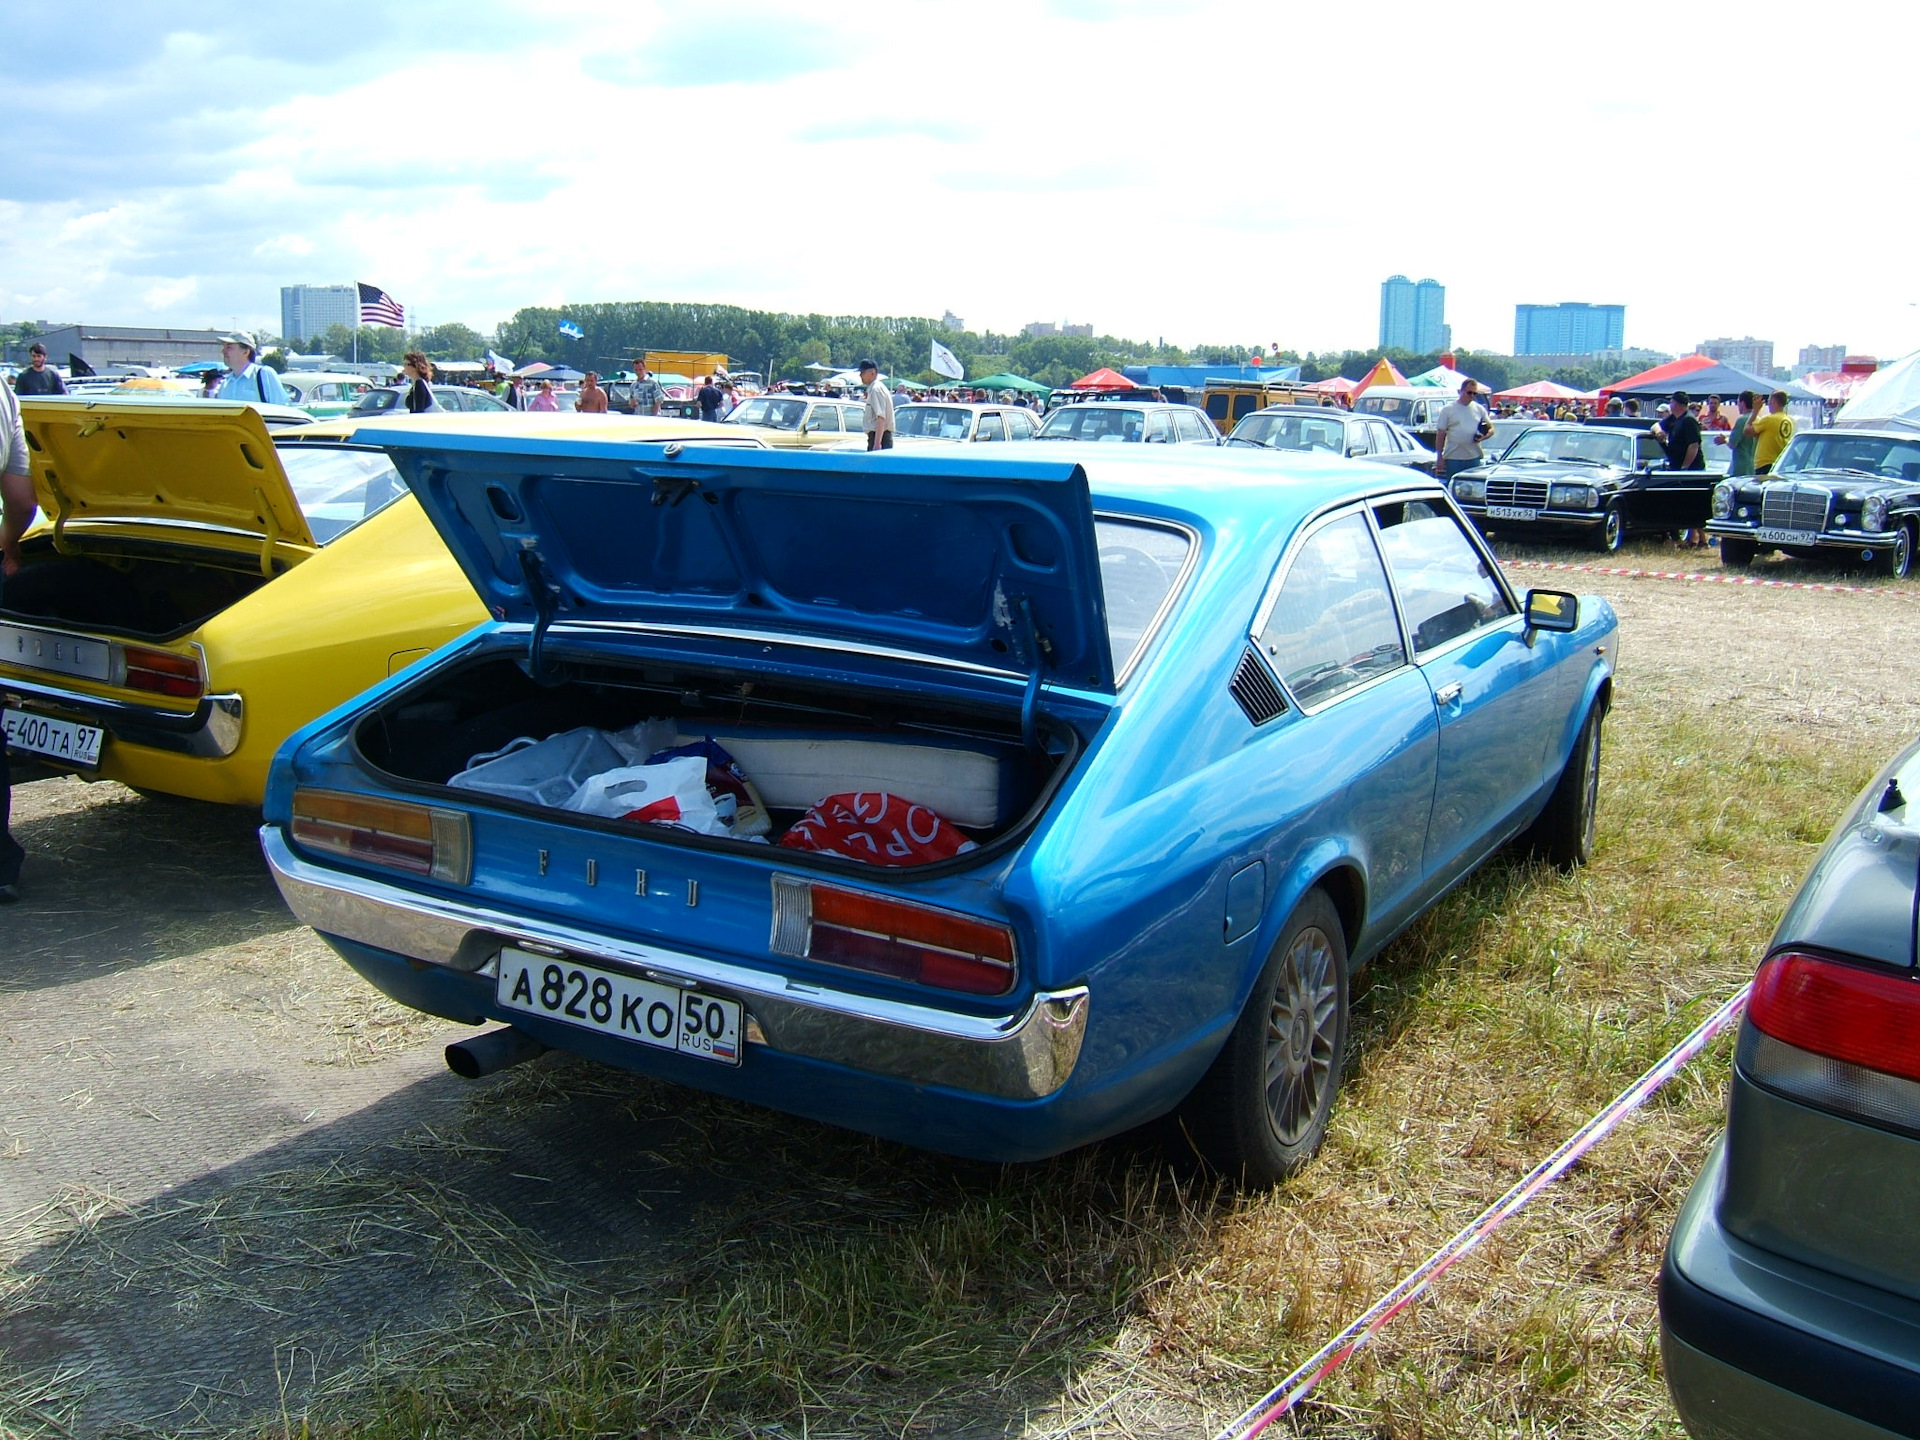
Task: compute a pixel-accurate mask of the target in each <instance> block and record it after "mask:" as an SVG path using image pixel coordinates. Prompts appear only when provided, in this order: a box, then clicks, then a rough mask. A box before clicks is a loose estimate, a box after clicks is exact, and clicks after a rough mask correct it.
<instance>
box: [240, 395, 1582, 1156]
mask: <svg viewBox="0 0 1920 1440" xmlns="http://www.w3.org/2000/svg"><path fill="white" fill-rule="evenodd" d="M359 438H361V439H363V440H373V441H375V442H376V443H380V444H383V445H385V446H386V447H388V449H389V452H390V453H391V454H392V456H393V457H394V461H395V463H396V465H397V466H398V468H399V469H400V471H401V472H402V473H403V475H404V476H405V477H406V480H407V483H408V484H409V485H410V486H411V487H412V488H413V490H414V492H415V493H416V494H417V495H418V496H419V498H420V502H421V504H422V505H423V507H424V508H425V510H426V512H427V514H428V515H429V516H430V517H431V519H432V520H433V522H434V524H435V525H436V526H437V527H438V528H439V530H440V531H441V533H442V534H444V535H445V537H446V539H447V542H448V544H449V546H450V547H451V549H452V551H453V553H454V555H455V556H456V557H457V558H458V560H459V561H460V564H461V565H462V567H463V568H464V569H465V571H466V573H467V575H468V576H469V578H470V579H471V580H472V582H473V585H474V587H475V588H476V590H478V592H479V594H480V596H481V598H482V600H483V601H484V602H485V604H486V605H487V607H488V608H489V610H490V611H491V613H492V614H493V616H494V617H495V618H494V620H493V621H492V622H490V623H487V624H484V625H482V626H481V627H480V628H478V629H477V630H475V631H474V632H472V633H471V634H469V635H467V636H466V637H464V638H463V639H461V640H459V641H456V642H455V643H453V644H452V645H449V646H448V647H446V648H444V649H442V650H440V651H439V652H437V653H436V654H435V655H433V656H432V657H430V658H429V659H428V660H426V661H424V662H422V663H420V664H418V665H415V666H414V667H412V668H411V669H409V670H407V671H404V672H402V673H401V674H399V675H397V676H395V677H394V678H393V679H391V680H389V681H387V682H386V683H384V684H382V685H380V686H379V687H377V688H375V689H373V690H371V691H369V692H367V693H366V694H365V695H363V696H361V697H360V698H359V699H358V700H356V701H354V702H353V703H352V704H350V705H348V706H346V707H344V708H342V709H340V710H337V711H335V712H334V713H333V714H331V715H328V716H325V717H323V718H322V719H320V720H318V721H316V722H314V723H313V724H312V725H310V726H308V727H307V728H306V729H305V730H304V731H302V732H300V733H298V734H296V735H295V736H294V737H292V738H291V739H290V740H289V741H288V742H287V744H286V746H285V747H284V748H283V749H282V751H281V752H280V755H279V757H278V759H277V760H276V762H275V765H274V769H273V774H272V778H271V782H270V785H269V791H268V795H267V800H266V825H265V827H264V829H263V832H262V838H263V842H264V845H265V849H266V854H267V858H268V860H269V861H270V863H271V865H272V867H273V871H274V873H275V875H276V877H277V878H278V881H279V884H280V888H281V891H282V893H283V894H284V895H285V896H286V898H287V901H288V903H289V904H290V905H291V906H292V908H293V911H294V913H295V914H296V915H297V916H298V917H299V918H300V919H301V920H302V921H304V922H305V923H307V924H309V925H311V926H313V927H314V929H316V930H317V931H319V932H320V933H321V934H322V935H323V936H324V937H325V938H326V939H327V940H328V942H329V943H330V944H332V945H333V946H334V948H335V949H337V950H338V951H339V952H340V954H341V955H342V956H344V957H345V959H346V960H347V962H348V963H349V964H351V965H352V966H353V967H354V969H355V970H357V971H359V972H360V974H361V975H363V976H365V977H366V978H367V979H368V980H370V981H371V982H372V983H373V984H374V985H376V986H378V987H379V988H380V989H381V990H383V991H385V992H386V993H387V994H388V995H391V996H393V997H394V998H395V999H397V1000H399V1001H401V1002H403V1003H405V1004H408V1005H411V1006H413V1007H415V1008H417V1009H420V1010H423V1011H426V1012H428V1013H431V1014H434V1015H439V1016H444V1017H446V1018H448V1019H452V1020H456V1021H461V1022H465V1023H468V1024H474V1025H479V1024H483V1023H485V1022H487V1021H496V1022H503V1023H504V1026H505V1027H506V1028H502V1029H495V1030H492V1031H490V1032H488V1033H486V1034H483V1035H480V1036H478V1037H475V1038H474V1039H470V1040H467V1041H464V1042H461V1043H460V1044H457V1045H454V1046H450V1047H449V1053H448V1060H449V1063H450V1064H451V1065H452V1066H453V1068H454V1069H455V1070H457V1071H459V1072H460V1073H462V1074H465V1075H469V1076H472V1075H479V1074H484V1073H487V1072H488V1071H491V1070H494V1069H498V1068H499V1067H501V1066H502V1065H505V1064H510V1063H513V1062H514V1061H516V1060H521V1059H525V1058H528V1057H530V1056H533V1055H537V1054H538V1053H540V1051H542V1050H543V1049H546V1048H549V1047H551V1048H559V1049H565V1050H571V1051H576V1052H578V1053H580V1054H582V1055H586V1056H591V1057H593V1058H595V1059H597V1060H600V1061H603V1062H605V1063H608V1064H612V1065H618V1066H623V1067H627V1068H630V1069H633V1070H639V1071H644V1072H646V1073H648V1074H652V1075H656V1076H660V1077H662V1078H665V1079H669V1080H673V1081H676V1082H679V1083H683V1084H687V1085H693V1086H698V1087H701V1088H705V1089H708V1090H713V1091H718V1092H721V1093H724V1094H727V1095H732V1096H737V1097H740V1098H742V1099H745V1100H749V1101H752V1102H755V1103H758V1104H762V1105H767V1106H772V1107H775V1108H778V1109H781V1110H786V1111H790V1112H793V1113H795V1114H800V1115H806V1116H811V1117H814V1118H816V1119H820V1120H824V1121H829V1122H832V1123H834V1124H838V1125H843V1126H849V1127H852V1128H854V1129H859V1130H864V1131H868V1132H871V1133H873V1134H877V1135H882V1136H887V1137H890V1138H893V1139H896V1140H902V1141H906V1142H909V1143H911V1144H915V1145H921V1146H927V1147H932V1148H935V1149H939V1150H944V1151H948V1152H951V1153H955V1154H961V1155H969V1156H976V1157H981V1158H986V1159H994V1160H1021V1159H1030V1158H1038V1157H1041V1156H1046V1155H1051V1154H1055V1153H1058V1152H1060V1151H1063V1150H1066V1149H1069V1148H1071V1147H1074V1146H1078V1145H1082V1144H1085V1143H1087V1142H1089V1141H1091V1140H1095V1139H1097V1138H1099V1137H1101V1136H1105V1135H1110V1134H1113V1133H1115V1132H1118V1131H1121V1130H1125V1129H1128V1128H1130V1127H1133V1126H1136V1125H1139V1124H1141V1123H1142V1122H1145V1121H1147V1120H1150V1119H1152V1118H1154V1117H1156V1116H1159V1115H1162V1114H1165V1113H1167V1112H1169V1111H1171V1110H1173V1109H1175V1108H1176V1107H1184V1109H1183V1115H1182V1118H1183V1120H1184V1122H1185V1124H1186V1125H1187V1128H1188V1130H1189V1132H1190V1133H1191V1134H1192V1135H1193V1136H1194V1138H1195V1140H1196V1142H1197V1143H1198V1144H1200V1145H1201V1146H1202V1147H1203V1149H1204V1150H1205V1152H1206V1153H1207V1155H1208V1156H1209V1158H1210V1159H1211V1160H1212V1161H1213V1162H1215V1163H1216V1164H1217V1165H1218V1166H1219V1167H1220V1168H1221V1169H1222V1170H1223V1171H1225V1172H1227V1173H1229V1174H1231V1175H1233V1176H1236V1177H1239V1178H1242V1179H1244V1180H1246V1181H1249V1182H1252V1183H1270V1182H1273V1181H1276V1180H1279V1179H1281V1178H1283V1177H1285V1176H1286V1175H1288V1174H1290V1173H1292V1172H1293V1171H1294V1170H1295V1169H1297V1168H1298V1167H1299V1166H1300V1165H1301V1164H1302V1163H1303V1162H1304V1161H1305V1160H1306V1159H1307V1158H1308V1157H1309V1156H1311V1155H1312V1154H1313V1152H1314V1150H1315V1149H1316V1148H1317V1147H1318V1145H1319V1143H1320V1140H1321V1137H1322V1136H1323V1134H1324V1133H1325V1130H1326V1125H1327V1118H1328V1114H1329V1111H1330V1109H1331V1107H1332V1104H1333V1097H1334V1092H1335V1089H1336V1088H1337V1086H1338V1084H1339V1081H1340V1075H1341V1070H1342V1061H1343V1055H1344V1050H1345V1047H1346V1043H1347V992H1348V982H1349V979H1350V977H1351V975H1352V973H1353V972H1354V970H1355V969H1356V968H1357V967H1359V966H1360V965H1362V964H1364V963H1365V962H1366V961H1367V960H1368V959H1369V958H1371V957H1372V956H1374V955H1375V954H1377V953H1378V952H1379V950H1380V949H1381V947H1382V946H1383V945H1385V944H1386V943H1387V942H1388V941H1389V940H1391V939H1392V938H1393V936H1394V935H1395V934H1397V933H1398V932H1399V931H1400V930H1401V929H1403V928H1404V927H1405V926H1406V925H1407V924H1408V923H1409V922H1410V921H1412V920H1413V919H1414V918H1415V917H1416V916H1417V915H1419V914H1420V913H1421V911H1422V910H1424V909H1425V908H1426V907H1427V906H1429V905H1431V904H1433V903H1434V901H1435V900H1436V899H1437V898H1438V897H1440V896H1441V895H1442V894H1444V893H1445V892H1446V891H1447V889H1448V887H1450V886H1451V885H1453V884H1454V883H1456V882H1457V881H1458V880H1459V879H1460V878H1461V877H1462V876H1464V875H1466V874H1467V873H1468V872H1469V871H1470V870H1472V869H1473V868H1474V867H1475V866H1476V865H1478V864H1479V863H1480V862H1481V861H1483V860H1485V859H1486V858H1487V856H1488V855H1489V854H1491V853H1492V852H1493V851H1494V850H1495V849H1497V848H1498V847H1500V846H1501V845H1503V844H1506V843H1507V842H1509V841H1515V840H1519V841H1521V842H1522V843H1524V844H1527V845H1529V846H1530V847H1532V848H1534V849H1535V850H1537V851H1539V852H1540V853H1542V854H1544V855H1545V856H1547V857H1548V858H1550V859H1552V860H1553V861H1555V862H1557V863H1560V864H1563V865H1572V864H1576V863H1579V862H1580V861H1582V860H1584V859H1585V858H1586V856H1587V855H1588V853H1589V851H1590V849H1591V846H1592V843H1593V822H1594V806H1595V802H1596V799H1597V795H1598V785H1599V766H1600V737H1601V724H1602V721H1603V718H1604V717H1605V715H1606V712H1607V709H1608V706H1609V704H1610V701H1611V698H1612V685H1613V669H1614V661H1615V658H1616V647H1617V638H1616V635H1617V623H1616V620H1615V617H1614V614H1613V612H1612V610H1611V608H1610V607H1609V606H1608V605H1607V603H1606V602H1605V601H1604V600H1600V599H1595V598H1584V599H1581V598H1576V597H1574V596H1572V595H1568V594H1563V593H1560V592H1553V591H1533V592H1530V593H1527V594H1524V595H1522V594H1516V593H1515V592H1514V591H1513V590H1512V589H1511V588H1510V587H1509V585H1508V583H1507V581H1506V579H1505V577H1504V576H1503V575H1502V574H1501V572H1500V570H1499V567H1498V566H1497V565H1496V563H1495V562H1494V560H1493V558H1492V556H1491V555H1490V554H1489V553H1488V551H1487V549H1486V547H1485V545H1484V544H1483V543H1482V542H1481V540H1480V539H1479V537H1478V536H1477V535H1476V534H1475V532H1474V530H1473V529H1472V527H1471V526H1470V525H1468V524H1466V523H1465V522H1464V521H1463V519H1462V518H1461V516H1460V514H1459V512H1458V511H1457V510H1456V509H1455V507H1454V505H1453V502H1452V500H1451V498H1450V497H1449V496H1448V495H1447V494H1446V492H1445V491H1444V490H1443V489H1442V488H1441V487H1440V486H1439V485H1437V484H1434V483H1432V482H1429V481H1427V480H1425V479H1424V478H1423V477H1420V476H1417V475H1403V474H1399V473H1395V472H1388V471H1384V470H1383V469H1382V468H1381V467H1378V466H1372V465H1358V464H1354V463H1351V462H1348V461H1345V460H1338V459H1333V458H1330V457H1329V458H1325V459H1315V458H1314V457H1309V456H1299V457H1288V460H1287V462H1286V464H1285V466H1284V468H1283V469H1276V466H1275V463H1274V460H1273V457H1271V456H1269V455H1266V454H1261V453H1255V452H1246V453H1244V454H1235V453H1233V452H1230V451H1223V450H1215V449H1212V448H1206V449H1201V448H1197V447H1196V448H1193V449H1188V450H1181V449H1178V448H1176V447H1168V448H1164V449H1162V448H1157V447H1156V448H1147V447H1140V448H1137V449H1136V448H1133V447H1125V446H1099V445H1078V444H1076V445H1048V446H1034V447H1032V448H1031V449H1029V448H1028V447H1025V446H1019V447H1012V448H1011V449H995V448H994V447H956V448H955V450H954V451H953V452H951V453H949V452H944V451H943V452H941V453H939V454H935V453H932V452H930V451H926V452H914V453H912V454H907V453H902V452H895V453H892V454H884V453H883V454H878V455H858V456H854V455H847V454H842V453H811V454H809V453H766V454H759V453H747V452H741V453H728V454H725V455H720V454H718V453H716V452H713V451H711V450H707V451H702V450H700V449H699V448H698V447H685V448H682V447H680V446H676V445H666V446H651V447H649V446H640V445H632V444H612V443H599V442H593V441H584V440H532V439H526V438H520V439H508V438H506V437H502V436H484V435H474V436H469V437H459V436H454V435H450V434H448V433H446V432H444V431H438V430H436V431H434V432H433V433H431V434H429V433H425V432H421V431H418V430H417V429H416V430H411V431H410V430H408V429H407V428H405V427H400V426H393V425H384V426H381V425H376V426H369V427H367V428H365V429H363V430H362V431H361V432H360V437H359Z"/></svg>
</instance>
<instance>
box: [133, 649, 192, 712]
mask: <svg viewBox="0 0 1920 1440" xmlns="http://www.w3.org/2000/svg"><path fill="white" fill-rule="evenodd" d="M120 653H121V655H122V657H123V658H124V659H125V661H126V666H127V680H126V683H127V688H128V689H129V690H149V691H152V692H153V693H154V694H155V695H175V696H179V697H180V698H182V699H186V700H198V699H199V698H200V696H201V695H202V694H203V693H204V692H205V691H206V688H207V682H206V679H205V677H204V676H202V675H201V673H200V661H199V659H198V658H197V657H196V656H193V655H175V654H172V653H170V652H169V651H166V650H148V649H145V648H144V647H142V646H139V645H124V646H122V647H121V652H120Z"/></svg>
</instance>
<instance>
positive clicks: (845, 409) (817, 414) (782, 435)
mask: <svg viewBox="0 0 1920 1440" xmlns="http://www.w3.org/2000/svg"><path fill="white" fill-rule="evenodd" d="M723 423H725V424H728V425H740V426H744V427H746V429H747V432H748V433H749V434H752V435H758V436H759V437H760V438H761V439H762V440H764V441H766V442H767V444H769V445H771V446H773V447H774V448H775V449H779V450H788V449H793V448H795V447H804V448H806V449H812V448H814V447H816V446H826V447H832V448H844V447H845V446H846V444H847V440H848V437H849V436H851V437H853V438H855V439H859V438H860V437H861V436H863V435H865V434H866V407H865V406H863V405H861V404H860V403H859V402H858V401H855V400H834V399H830V398H829V397H827V396H824V395H755V396H752V397H750V398H749V399H746V400H742V401H741V402H740V403H739V404H738V405H736V406H734V408H733V411H732V413H731V414H729V415H728V416H727V418H726V420H725V422H723Z"/></svg>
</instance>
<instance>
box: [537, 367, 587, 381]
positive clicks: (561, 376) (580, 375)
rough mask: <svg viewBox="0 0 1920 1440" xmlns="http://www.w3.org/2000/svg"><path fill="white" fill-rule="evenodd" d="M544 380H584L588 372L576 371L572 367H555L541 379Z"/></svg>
mask: <svg viewBox="0 0 1920 1440" xmlns="http://www.w3.org/2000/svg"><path fill="white" fill-rule="evenodd" d="M540 378H541V379H542V380H567V381H572V380H584V379H586V378H587V372H586V371H584V370H576V369H574V368H573V367H572V366H571V365H555V366H553V367H552V368H551V369H549V370H547V371H546V372H545V373H544V374H542V375H541V377H540Z"/></svg>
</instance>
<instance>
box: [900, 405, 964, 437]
mask: <svg viewBox="0 0 1920 1440" xmlns="http://www.w3.org/2000/svg"><path fill="white" fill-rule="evenodd" d="M972 418H973V412H972V411H969V410H962V409H961V408H960V407H959V406H957V405H902V406H901V407H900V408H899V409H898V410H896V411H895V412H894V417H893V430H894V433H895V434H896V435H918V436H920V437H922V438H923V439H928V440H964V439H966V438H967V429H968V422H969V421H971V420H972Z"/></svg>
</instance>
